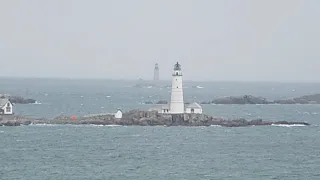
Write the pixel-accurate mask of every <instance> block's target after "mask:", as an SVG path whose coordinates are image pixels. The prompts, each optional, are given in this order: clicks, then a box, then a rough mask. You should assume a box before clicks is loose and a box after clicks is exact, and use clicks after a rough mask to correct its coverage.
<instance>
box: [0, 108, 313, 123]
mask: <svg viewBox="0 0 320 180" xmlns="http://www.w3.org/2000/svg"><path fill="white" fill-rule="evenodd" d="M29 124H75V125H80V124H95V125H124V126H212V125H218V126H222V127H248V126H267V125H273V124H283V125H293V124H299V125H305V126H308V125H310V124H309V123H306V122H287V121H263V120H262V119H256V120H251V121H248V120H245V119H243V118H239V119H233V120H225V119H222V118H216V117H212V116H208V115H204V114H177V115H170V114H159V113H158V112H157V111H145V110H131V111H128V112H125V113H123V116H122V118H121V119H116V118H115V117H114V116H113V115H99V116H93V117H80V118H78V119H72V117H62V116H59V117H57V118H55V119H53V120H41V119H30V118H26V117H16V116H0V126H19V125H29Z"/></svg>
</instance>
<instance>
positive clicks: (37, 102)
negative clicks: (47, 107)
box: [33, 101, 42, 104]
mask: <svg viewBox="0 0 320 180" xmlns="http://www.w3.org/2000/svg"><path fill="white" fill-rule="evenodd" d="M33 104H42V103H41V102H38V101H36V102H35V103H33Z"/></svg>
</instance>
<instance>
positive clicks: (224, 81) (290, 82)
mask: <svg viewBox="0 0 320 180" xmlns="http://www.w3.org/2000/svg"><path fill="white" fill-rule="evenodd" d="M0 79H8V80H10V79H18V80H22V79H29V80H32V79H40V80H47V79H50V80H106V81H137V82H139V81H141V82H143V81H144V82H155V81H154V80H153V79H152V78H150V79H129V78H125V79H124V78H102V77H101V78H98V77H89V78H84V77H76V78H75V77H22V76H0ZM158 81H159V82H170V81H171V79H160V80H158ZM183 81H185V82H212V83H280V84H320V82H317V81H315V82H311V81H308V82H301V81H270V80H268V81H267V80H261V81H250V80H192V79H184V80H183Z"/></svg>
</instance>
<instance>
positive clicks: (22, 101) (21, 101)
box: [0, 94, 37, 104]
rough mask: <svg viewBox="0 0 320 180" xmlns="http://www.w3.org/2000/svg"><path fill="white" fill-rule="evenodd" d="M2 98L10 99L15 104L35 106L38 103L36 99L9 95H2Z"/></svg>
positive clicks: (0, 95)
mask: <svg viewBox="0 0 320 180" xmlns="http://www.w3.org/2000/svg"><path fill="white" fill-rule="evenodd" d="M0 97H2V98H6V99H9V101H10V102H11V103H13V104H34V103H36V102H37V101H36V100H35V99H29V98H23V97H21V96H12V95H8V94H0Z"/></svg>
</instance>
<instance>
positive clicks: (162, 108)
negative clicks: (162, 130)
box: [160, 104, 170, 114]
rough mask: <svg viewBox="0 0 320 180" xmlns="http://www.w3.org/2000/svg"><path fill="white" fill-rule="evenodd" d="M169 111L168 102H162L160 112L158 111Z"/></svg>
mask: <svg viewBox="0 0 320 180" xmlns="http://www.w3.org/2000/svg"><path fill="white" fill-rule="evenodd" d="M169 112H170V105H169V104H164V105H162V107H161V112H160V113H164V114H165V113H169Z"/></svg>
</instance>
